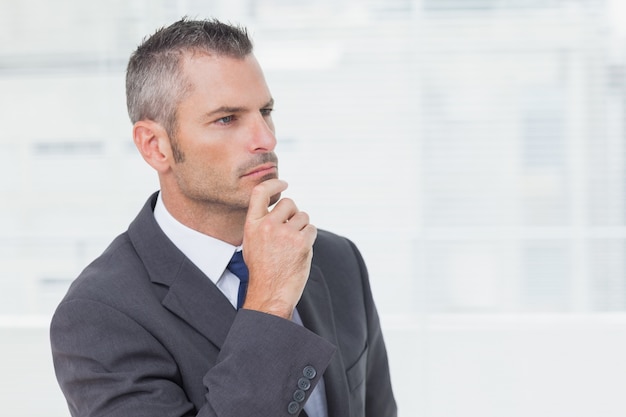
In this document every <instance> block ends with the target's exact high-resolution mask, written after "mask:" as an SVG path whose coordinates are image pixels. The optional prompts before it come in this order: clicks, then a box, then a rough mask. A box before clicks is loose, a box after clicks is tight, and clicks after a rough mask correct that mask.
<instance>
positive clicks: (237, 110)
mask: <svg viewBox="0 0 626 417" xmlns="http://www.w3.org/2000/svg"><path fill="white" fill-rule="evenodd" d="M272 106H274V99H273V98H271V99H270V100H269V101H268V102H267V103H265V104H264V105H262V106H261V108H262V109H265V108H268V107H272ZM245 110H247V108H246V107H230V106H221V107H218V108H217V109H215V110H211V111H210V112H207V113H205V114H204V117H206V118H210V117H213V116H215V115H217V114H222V113H241V112H242V111H245Z"/></svg>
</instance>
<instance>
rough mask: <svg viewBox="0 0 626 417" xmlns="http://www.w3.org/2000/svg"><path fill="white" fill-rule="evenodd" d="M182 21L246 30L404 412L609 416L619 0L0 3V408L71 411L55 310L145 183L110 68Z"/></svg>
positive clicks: (616, 266) (296, 190)
mask: <svg viewBox="0 0 626 417" xmlns="http://www.w3.org/2000/svg"><path fill="white" fill-rule="evenodd" d="M183 15H188V16H190V17H201V18H204V17H211V16H213V17H218V18H221V19H223V20H225V21H230V22H237V23H241V24H244V25H246V26H248V28H249V30H250V32H251V34H252V36H253V38H254V40H255V44H256V51H257V52H256V54H257V57H258V59H259V61H260V62H261V65H262V66H263V67H264V69H265V73H266V78H267V81H268V84H269V85H270V88H271V90H272V93H273V95H274V97H275V99H276V107H275V109H276V110H275V113H274V117H275V123H276V126H277V134H278V140H279V146H278V149H277V152H278V154H279V156H280V157H281V176H282V177H283V178H285V179H286V180H288V181H289V183H290V188H289V190H288V192H287V193H286V195H288V196H289V197H292V198H294V199H295V200H296V202H297V203H298V206H299V207H300V208H302V209H304V210H306V211H307V212H308V213H309V214H310V216H311V218H312V221H313V223H314V224H316V225H317V226H318V227H320V228H325V229H330V230H333V231H335V232H337V233H340V234H343V235H345V236H348V237H350V238H351V239H352V240H354V241H355V242H356V243H357V245H358V246H359V248H360V249H361V251H362V252H363V255H364V257H365V259H366V261H367V263H368V267H369V270H370V275H371V281H372V286H373V290H374V294H375V298H376V301H377V303H378V307H379V310H380V314H381V318H382V321H383V326H384V327H383V330H384V333H385V336H386V339H387V345H388V350H389V355H390V361H391V369H392V379H393V383H394V388H395V391H396V395H397V399H398V404H399V407H400V416H401V417H413V416H424V417H449V416H452V417H457V416H459V417H462V416H480V417H501V416H507V417H517V416H519V417H528V416H533V417H543V416H545V417H554V416H568V417H578V416H580V417H583V416H585V417H586V416H602V417H607V416H624V415H625V413H626V396H624V392H625V389H626V359H625V358H624V356H625V352H626V123H625V122H626V2H623V1H622V0H202V1H200V0H178V1H176V0H171V1H165V0H151V1H148V0H112V1H86V0H53V1H50V0H20V1H19V2H16V1H13V0H0V126H1V130H0V155H1V156H2V157H3V161H2V163H0V371H1V372H2V377H1V378H0V404H2V408H3V410H2V413H3V414H4V413H8V415H11V416H14V417H16V416H17V417H20V416H24V417H26V416H28V417H32V416H50V417H68V416H69V413H68V412H67V408H66V405H65V402H64V399H63V397H62V394H61V392H60V390H59V388H58V386H57V384H56V380H55V378H54V374H53V369H52V364H51V358H50V353H49V344H48V324H49V320H50V316H51V314H52V312H53V310H54V308H55V306H56V304H57V303H58V301H59V300H60V298H61V297H62V296H63V294H64V293H65V291H66V289H67V287H68V285H69V284H70V282H71V280H72V279H74V278H75V277H76V276H77V274H78V273H79V272H80V271H81V270H82V268H83V267H84V266H86V265H87V263H89V262H90V261H91V260H92V259H93V258H94V257H96V256H97V255H98V254H99V253H100V252H101V251H102V250H103V249H104V248H105V247H106V246H107V244H108V243H109V242H110V241H111V240H112V239H113V238H114V237H115V236H116V235H117V234H119V233H121V232H122V231H124V230H125V229H126V228H127V226H128V224H129V223H130V221H132V219H133V218H134V216H135V215H136V213H137V212H138V210H139V209H140V208H141V206H142V205H143V203H144V201H145V200H146V198H147V197H148V195H149V194H150V193H151V192H152V191H154V190H156V189H157V181H156V175H155V174H154V173H153V172H152V171H151V168H149V166H148V165H147V164H145V162H144V161H143V160H142V159H141V158H140V157H139V155H138V153H137V151H136V150H135V148H134V145H133V143H132V140H131V125H130V122H129V121H128V117H127V115H126V107H125V97H124V71H125V65H126V62H127V59H128V57H129V55H130V53H131V52H132V51H133V50H134V48H135V47H136V46H137V44H138V43H139V42H140V41H141V39H142V38H143V37H144V36H146V35H148V34H151V33H153V32H154V30H155V29H156V28H158V27H160V26H163V25H167V24H169V23H171V22H173V21H175V20H177V19H179V18H180V17H181V16H183ZM336 417H342V416H336Z"/></svg>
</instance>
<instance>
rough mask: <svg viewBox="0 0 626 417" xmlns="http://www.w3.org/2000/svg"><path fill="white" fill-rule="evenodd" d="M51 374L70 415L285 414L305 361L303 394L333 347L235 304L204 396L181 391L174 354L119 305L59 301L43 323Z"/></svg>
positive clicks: (288, 324) (242, 416) (228, 416)
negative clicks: (309, 373) (199, 399)
mask: <svg viewBox="0 0 626 417" xmlns="http://www.w3.org/2000/svg"><path fill="white" fill-rule="evenodd" d="M50 336H51V345H52V354H53V360H54V366H55V371H56V374H57V379H58V381H59V384H60V386H61V389H62V391H63V393H64V394H65V397H66V399H67V402H68V406H69V409H70V412H71V415H72V416H74V417H104V416H107V417H128V416H133V417H154V416H160V417H161V416H163V417H182V416H185V417H189V416H202V417H212V416H216V417H218V416H219V417H231V416H232V417H246V416H276V417H280V416H285V417H287V416H291V415H292V414H290V413H289V411H288V406H289V404H290V402H291V401H293V400H292V396H293V391H294V388H293V387H296V386H297V383H298V380H299V378H301V377H302V375H303V369H304V368H305V367H306V366H312V367H313V368H314V369H315V370H316V376H314V377H312V378H311V379H310V382H311V388H310V390H307V398H308V395H309V393H310V391H312V389H313V387H314V386H315V385H316V384H317V382H318V381H319V378H320V377H321V375H322V374H323V372H324V370H325V369H326V367H327V366H328V363H329V362H330V359H331V357H332V355H333V353H334V350H335V347H334V346H333V345H331V344H330V343H329V342H327V341H325V340H324V339H322V338H320V337H319V336H317V335H315V334H313V333H312V332H310V331H308V330H307V329H304V328H302V327H300V326H298V325H297V324H294V323H292V322H290V321H288V320H283V319H281V318H278V317H274V316H270V315H268V314H263V313H259V312H255V311H249V310H240V311H239V312H238V314H237V317H236V319H235V322H234V323H233V326H232V327H231V330H230V332H229V334H228V336H227V338H226V341H225V343H224V345H223V346H222V349H221V352H220V354H219V356H218V359H217V362H216V364H215V365H214V366H213V367H211V368H210V369H209V370H208V372H207V373H206V375H205V376H204V379H203V383H204V388H205V390H206V395H205V398H206V401H205V403H204V404H201V405H199V406H198V405H194V404H192V403H191V401H190V400H189V399H188V397H187V395H186V393H185V387H184V384H183V379H182V378H181V375H180V370H179V368H178V366H177V364H176V360H175V358H173V357H172V355H171V354H170V352H168V350H167V349H166V348H165V347H164V346H163V344H161V343H160V342H159V341H158V340H157V339H156V338H155V337H154V336H153V335H152V334H151V333H150V332H149V331H148V330H146V329H145V328H144V327H143V326H141V325H140V324H139V323H138V322H137V321H136V320H134V319H133V318H132V317H130V316H129V315H128V314H127V313H123V312H120V311H119V310H116V309H114V308H113V307H111V306H109V305H106V304H103V303H101V302H99V301H94V300H87V299H70V300H66V301H64V302H62V303H61V304H60V305H59V307H58V308H57V311H56V313H55V315H54V317H53V320H52V323H51V327H50Z"/></svg>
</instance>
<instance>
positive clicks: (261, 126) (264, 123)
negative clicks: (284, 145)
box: [250, 114, 276, 153]
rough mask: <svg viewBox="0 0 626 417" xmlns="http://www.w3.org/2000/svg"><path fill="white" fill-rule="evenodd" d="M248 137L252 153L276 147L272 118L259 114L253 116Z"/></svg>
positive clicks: (267, 150)
mask: <svg viewBox="0 0 626 417" xmlns="http://www.w3.org/2000/svg"><path fill="white" fill-rule="evenodd" d="M250 137H251V140H250V150H251V151H252V152H253V153H258V152H271V151H273V150H274V148H275V147H276V135H275V134H274V124H273V123H272V119H271V118H270V117H263V115H261V114H258V116H256V117H254V121H253V126H252V129H251V132H250Z"/></svg>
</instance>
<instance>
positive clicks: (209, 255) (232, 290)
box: [154, 193, 328, 417]
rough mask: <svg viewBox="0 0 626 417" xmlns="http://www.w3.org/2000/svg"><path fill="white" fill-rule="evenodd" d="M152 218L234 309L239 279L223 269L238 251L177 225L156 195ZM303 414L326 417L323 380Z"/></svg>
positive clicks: (217, 240)
mask: <svg viewBox="0 0 626 417" xmlns="http://www.w3.org/2000/svg"><path fill="white" fill-rule="evenodd" d="M154 218H155V219H156V222H157V224H158V225H159V227H160V228H161V230H163V233H165V235H166V236H167V237H168V238H169V239H170V240H171V241H172V242H173V243H174V245H176V247H177V248H178V249H179V250H180V251H181V252H182V253H183V254H184V255H185V256H186V257H187V258H189V260H191V262H193V263H194V264H195V265H196V266H197V267H198V269H200V271H202V272H203V273H204V274H205V275H206V276H207V277H208V278H209V279H210V280H211V281H213V283H214V284H215V285H216V286H217V288H219V289H220V291H221V292H222V293H223V294H224V296H225V297H226V298H227V299H228V301H230V303H231V304H232V305H233V308H237V294H238V292H239V278H237V276H236V275H235V274H233V273H232V272H230V271H229V270H228V269H227V268H226V267H227V266H228V263H229V262H230V258H231V257H232V256H233V254H234V253H235V251H239V250H241V249H242V248H241V247H240V246H239V247H237V246H233V245H231V244H229V243H226V242H224V241H222V240H219V239H216V238H214V237H211V236H209V235H205V234H203V233H200V232H198V231H196V230H193V229H191V228H189V227H187V226H185V225H184V224H182V223H180V222H179V221H178V220H176V219H175V218H174V217H173V216H172V215H171V214H170V213H169V212H168V211H167V209H166V208H165V205H164V204H163V200H162V199H161V193H159V197H158V198H157V202H156V205H155V207H154ZM293 321H294V322H295V323H297V324H299V325H301V326H302V320H301V319H300V315H299V314H298V310H294V312H293ZM304 411H306V413H307V414H308V415H309V417H328V410H327V406H326V391H325V388H324V378H321V379H320V381H319V383H318V384H317V386H316V387H315V389H314V390H313V392H312V393H311V396H310V397H309V399H308V401H307V403H306V404H305V405H304Z"/></svg>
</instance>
